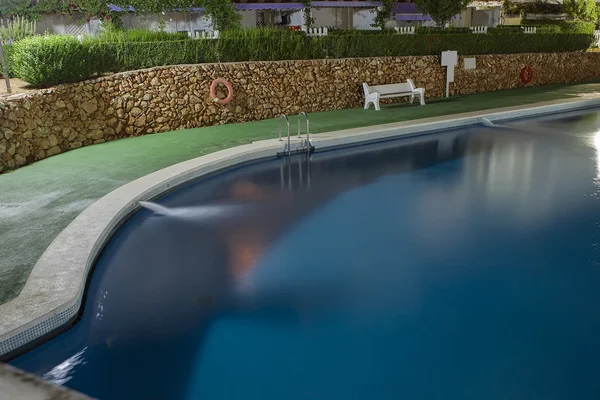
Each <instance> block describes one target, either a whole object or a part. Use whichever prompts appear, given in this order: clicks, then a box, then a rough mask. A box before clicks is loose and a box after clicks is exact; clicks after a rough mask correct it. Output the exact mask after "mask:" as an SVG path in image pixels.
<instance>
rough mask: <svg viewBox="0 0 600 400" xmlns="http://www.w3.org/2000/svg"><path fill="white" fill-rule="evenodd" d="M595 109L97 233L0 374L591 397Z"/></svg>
mask: <svg viewBox="0 0 600 400" xmlns="http://www.w3.org/2000/svg"><path fill="white" fill-rule="evenodd" d="M598 117H599V114H598V113H597V112H590V111H587V112H583V113H573V114H571V115H568V116H556V117H553V118H544V119H538V120H530V121H523V122H516V123H513V124H510V125H511V128H513V129H492V128H480V127H474V128H470V129H466V130H459V131H451V132H443V133H439V134H433V135H427V136H422V137H416V138H409V139H402V140H397V141H390V142H386V143H379V144H373V145H369V146H360V147H353V148H347V149H342V150H336V151H329V152H322V153H316V154H313V155H312V158H311V160H310V162H308V161H307V159H306V158H305V157H300V156H296V157H293V158H292V160H291V161H290V162H289V163H288V161H287V160H285V159H283V160H274V161H266V162H261V163H256V164H252V165H248V166H244V167H242V168H238V169H234V170H230V171H227V172H225V173H223V174H219V175H215V176H213V177H210V178H206V179H202V180H199V181H198V182H195V183H191V184H188V185H186V186H185V187H183V188H181V189H179V190H177V191H174V192H172V193H170V194H168V195H166V196H164V197H162V198H161V199H160V200H159V203H160V204H161V205H163V206H166V207H170V208H173V209H177V210H178V212H177V213H176V215H172V216H156V215H153V214H152V213H151V212H150V211H148V210H142V211H140V212H138V213H137V214H135V215H134V216H133V217H132V218H131V219H129V220H128V222H127V223H126V224H125V225H124V226H123V227H122V228H121V230H120V231H119V232H118V233H117V234H116V235H115V236H114V237H113V239H112V240H111V242H110V244H109V245H108V246H107V248H106V249H105V251H104V253H103V255H102V257H101V258H100V260H99V261H98V263H97V267H96V270H95V272H94V274H93V276H92V279H91V281H90V286H89V289H88V294H87V300H86V303H85V310H84V313H83V317H82V319H81V321H80V322H79V323H77V324H76V325H75V326H74V327H73V328H72V329H70V330H68V331H67V332H65V333H63V334H62V335H60V336H58V337H56V338H55V339H53V340H51V341H50V342H48V343H46V344H44V345H42V346H40V347H38V348H36V349H35V350H33V351H31V352H29V353H27V354H25V355H23V356H21V357H19V358H18V359H15V360H14V361H13V364H14V365H16V366H18V367H20V368H23V369H25V370H27V371H31V372H34V373H36V374H38V375H41V376H44V377H46V378H47V379H50V380H52V381H54V382H57V383H63V384H66V385H67V386H70V387H72V388H75V389H77V390H79V391H82V392H84V393H87V394H90V395H92V396H95V397H99V398H103V399H120V398H123V399H132V398H143V399H148V398H152V399H198V398H205V399H238V398H240V399H242V398H243V399H281V398H285V399H320V398H322V399H398V398H411V399H415V398H419V399H442V398H443V399H449V398H450V399H465V398H477V399H479V398H511V399H519V398H527V399H532V398H544V399H547V398H559V399H567V398H568V399H572V398H577V399H592V398H594V399H596V398H598V397H599V396H600V383H598V381H597V379H596V376H597V375H598V373H599V372H600V365H599V364H600V361H598V357H597V356H598V355H600V343H598V341H597V340H596V336H597V332H599V328H600V311H599V310H598V307H597V304H598V300H600V294H599V292H598V290H597V289H596V288H597V287H598V285H599V284H600V247H599V246H600V244H599V239H598V238H599V235H600V225H599V223H600V204H599V203H598V201H600V200H599V198H598V193H600V192H599V188H598V183H599V182H598V178H599V177H600V157H599V156H598V151H600V133H597V132H598V131H599V130H600V119H599V118H598Z"/></svg>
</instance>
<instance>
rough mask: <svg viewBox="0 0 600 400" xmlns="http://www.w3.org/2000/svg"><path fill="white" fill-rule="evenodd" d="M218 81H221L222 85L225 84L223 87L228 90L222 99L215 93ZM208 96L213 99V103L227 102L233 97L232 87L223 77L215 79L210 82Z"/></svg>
mask: <svg viewBox="0 0 600 400" xmlns="http://www.w3.org/2000/svg"><path fill="white" fill-rule="evenodd" d="M219 83H222V84H223V85H225V87H226V88H227V90H228V91H229V93H228V94H227V97H225V98H224V99H219V98H218V97H217V94H216V90H217V85H218V84H219ZM210 97H211V98H212V99H213V101H214V102H215V103H219V104H229V102H231V100H232V99H233V87H232V86H231V83H229V82H227V81H226V80H225V79H220V78H219V79H215V80H214V81H212V83H211V84H210Z"/></svg>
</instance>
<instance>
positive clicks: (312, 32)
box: [306, 27, 329, 36]
mask: <svg viewBox="0 0 600 400" xmlns="http://www.w3.org/2000/svg"><path fill="white" fill-rule="evenodd" d="M328 33H329V29H327V27H325V28H310V29H309V30H308V31H306V34H307V35H308V36H327V34H328Z"/></svg>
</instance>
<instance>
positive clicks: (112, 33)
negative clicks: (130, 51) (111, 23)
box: [98, 29, 189, 43]
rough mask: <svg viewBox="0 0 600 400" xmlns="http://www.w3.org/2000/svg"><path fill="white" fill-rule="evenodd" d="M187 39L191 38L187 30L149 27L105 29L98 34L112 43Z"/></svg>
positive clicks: (100, 37)
mask: <svg viewBox="0 0 600 400" xmlns="http://www.w3.org/2000/svg"><path fill="white" fill-rule="evenodd" d="M186 39H189V36H188V35H187V33H185V32H162V31H151V30H148V29H105V30H104V31H102V33H100V36H98V40H100V41H102V42H110V43H124V42H166V41H174V40H186Z"/></svg>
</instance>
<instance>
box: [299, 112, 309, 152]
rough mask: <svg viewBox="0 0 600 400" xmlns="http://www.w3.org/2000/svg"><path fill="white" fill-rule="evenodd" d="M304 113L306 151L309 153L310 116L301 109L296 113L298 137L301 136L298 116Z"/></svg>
mask: <svg viewBox="0 0 600 400" xmlns="http://www.w3.org/2000/svg"><path fill="white" fill-rule="evenodd" d="M303 115H304V119H305V120H306V148H307V151H308V154H309V155H310V118H308V113H306V112H304V111H302V112H301V113H300V114H298V138H301V137H302V136H300V117H301V116H303Z"/></svg>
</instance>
